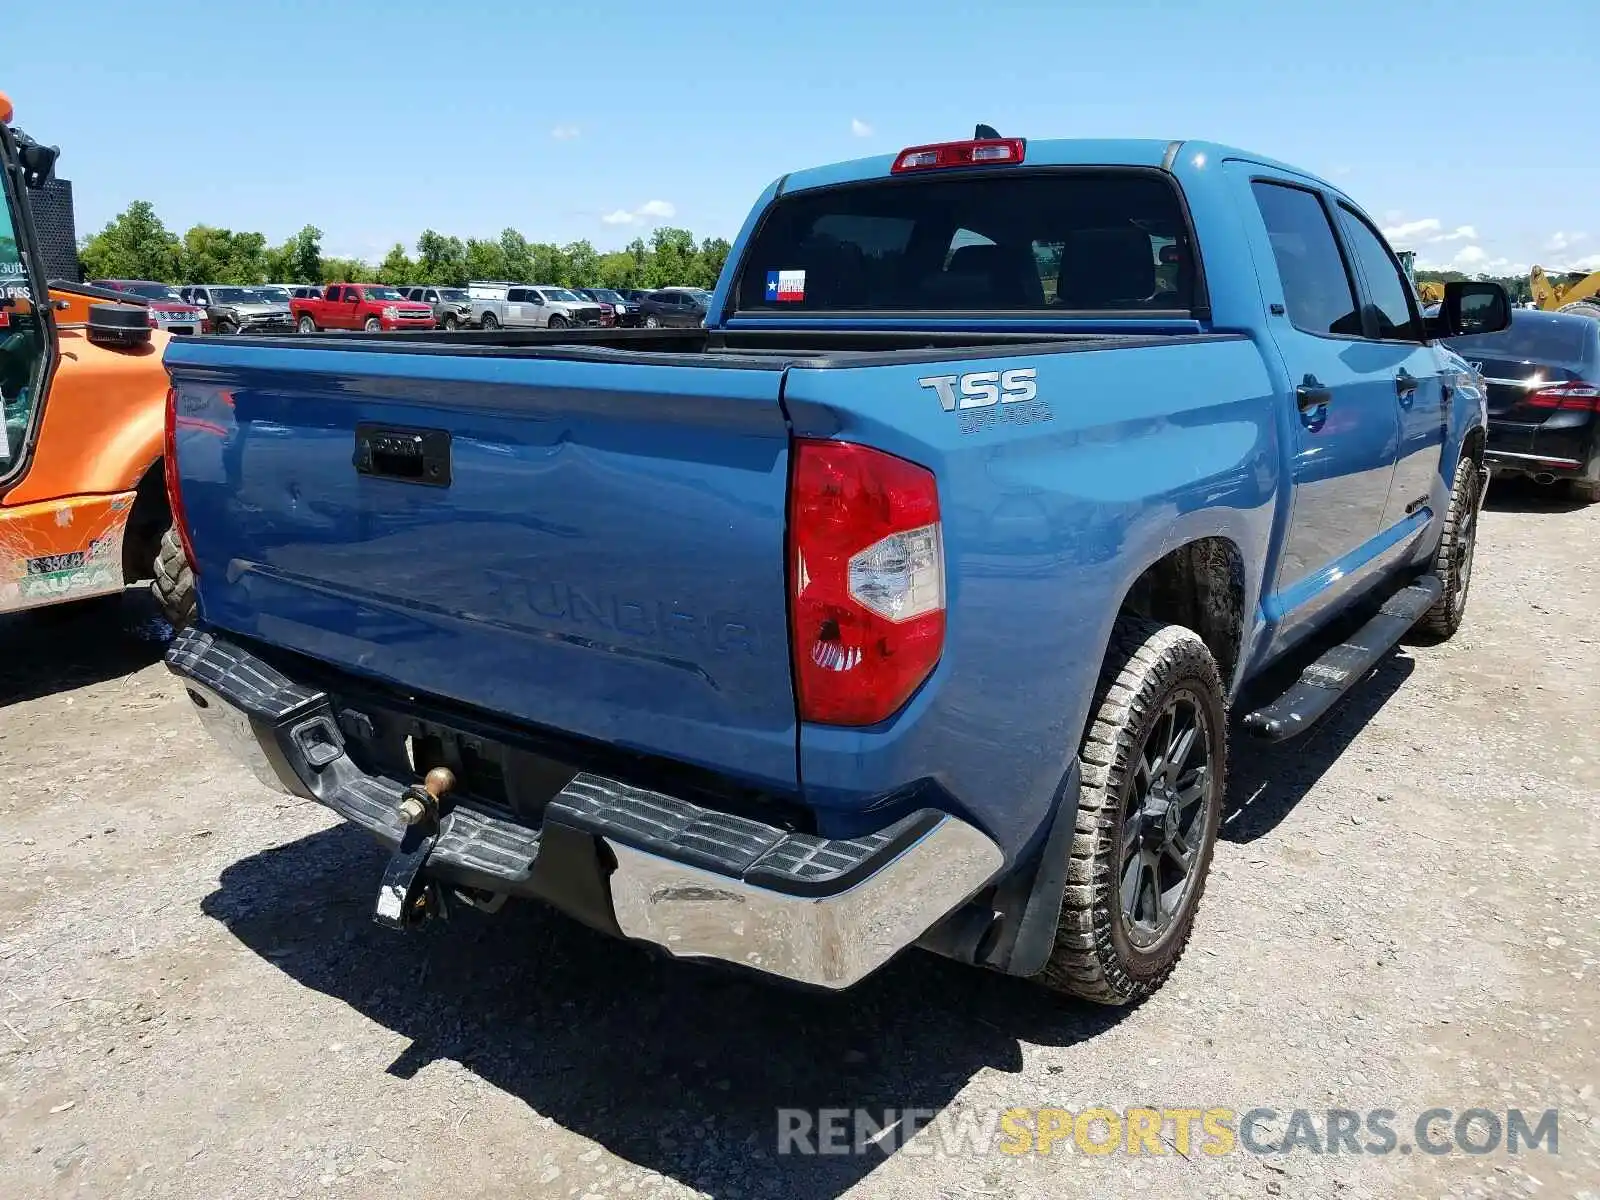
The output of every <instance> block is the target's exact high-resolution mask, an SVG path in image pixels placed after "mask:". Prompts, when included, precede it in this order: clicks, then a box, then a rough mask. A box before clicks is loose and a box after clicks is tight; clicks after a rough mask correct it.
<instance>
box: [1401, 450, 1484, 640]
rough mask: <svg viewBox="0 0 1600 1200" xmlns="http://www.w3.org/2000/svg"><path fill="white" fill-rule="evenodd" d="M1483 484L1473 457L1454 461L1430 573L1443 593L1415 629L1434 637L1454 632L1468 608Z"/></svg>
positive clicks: (1437, 638) (1447, 636)
mask: <svg viewBox="0 0 1600 1200" xmlns="http://www.w3.org/2000/svg"><path fill="white" fill-rule="evenodd" d="M1483 484H1484V479H1483V473H1482V471H1481V470H1480V468H1479V467H1478V464H1477V463H1475V462H1473V461H1472V459H1470V458H1463V459H1462V460H1461V461H1460V462H1459V463H1457V464H1456V480H1455V485H1454V486H1453V487H1452V488H1451V489H1450V505H1449V507H1448V508H1447V509H1446V510H1445V515H1444V532H1443V533H1442V534H1440V536H1439V548H1438V549H1437V550H1435V551H1434V554H1433V573H1434V574H1435V575H1437V576H1438V577H1439V582H1440V583H1442V584H1444V594H1443V595H1442V596H1440V597H1439V599H1438V600H1437V601H1435V603H1434V606H1433V607H1432V608H1430V609H1429V610H1428V611H1427V612H1425V613H1423V615H1422V620H1420V621H1418V622H1417V629H1418V631H1419V632H1421V633H1423V634H1425V635H1427V636H1428V637H1429V638H1432V639H1434V640H1436V641H1441V642H1442V641H1444V640H1445V639H1447V638H1450V637H1453V636H1455V632H1456V630H1458V629H1460V628H1461V619H1462V617H1463V616H1465V614H1466V611H1467V590H1468V588H1470V587H1471V586H1472V558H1473V553H1474V552H1475V551H1476V549H1477V545H1478V504H1479V501H1480V500H1481V499H1482V498H1483Z"/></svg>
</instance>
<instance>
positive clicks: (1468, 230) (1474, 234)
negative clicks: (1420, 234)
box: [1428, 225, 1478, 242]
mask: <svg viewBox="0 0 1600 1200" xmlns="http://www.w3.org/2000/svg"><path fill="white" fill-rule="evenodd" d="M1428 240H1429V241H1430V242H1475V241H1477V240H1478V231H1477V230H1476V229H1474V228H1473V227H1472V226H1471V225H1457V226H1456V227H1455V229H1454V230H1453V231H1452V232H1450V233H1441V234H1440V235H1439V236H1438V237H1436V238H1429V239H1428Z"/></svg>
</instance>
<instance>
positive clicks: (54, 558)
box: [0, 496, 132, 612]
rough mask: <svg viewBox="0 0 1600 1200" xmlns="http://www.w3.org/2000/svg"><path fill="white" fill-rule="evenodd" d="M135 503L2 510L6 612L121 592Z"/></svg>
mask: <svg viewBox="0 0 1600 1200" xmlns="http://www.w3.org/2000/svg"><path fill="white" fill-rule="evenodd" d="M131 502H132V497H131V496H114V497H108V496H81V497H74V498H73V499H71V500H67V501H56V502H53V503H49V504H34V505H28V506H26V507H22V508H15V509H6V508H0V612H8V611H15V610H18V609H25V608H38V607H41V606H43V605H46V604H55V603H58V602H60V601H65V600H78V599H81V598H83V597H86V596H98V595H104V594H107V593H110V592H116V591H120V590H121V589H122V586H123V573H122V535H123V531H124V528H125V527H126V525H127V521H128V512H129V509H130V507H131Z"/></svg>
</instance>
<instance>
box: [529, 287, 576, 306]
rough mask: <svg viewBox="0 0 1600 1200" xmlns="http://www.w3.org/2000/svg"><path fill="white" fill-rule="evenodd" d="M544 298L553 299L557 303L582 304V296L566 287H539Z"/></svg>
mask: <svg viewBox="0 0 1600 1200" xmlns="http://www.w3.org/2000/svg"><path fill="white" fill-rule="evenodd" d="M539 290H540V292H541V293H542V294H543V296H544V298H545V299H546V300H553V301H555V302H556V303H557V304H582V303H583V297H582V296H579V295H575V294H574V293H572V292H569V291H567V289H566V288H541V289H539Z"/></svg>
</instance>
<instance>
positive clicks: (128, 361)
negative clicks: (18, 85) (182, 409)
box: [0, 94, 194, 623]
mask: <svg viewBox="0 0 1600 1200" xmlns="http://www.w3.org/2000/svg"><path fill="white" fill-rule="evenodd" d="M11 117H12V107H11V102H10V101H9V100H8V99H7V98H6V97H5V95H4V94H0V181H3V186H4V203H3V204H0V406H3V409H4V420H3V422H0V612H8V611H13V610H17V609H27V608H37V607H40V606H42V605H48V604H60V603H65V602H68V601H77V600H82V599H86V598H88V597H92V596H106V595H114V594H117V593H120V592H121V591H122V590H123V588H124V587H126V586H127V585H128V584H130V583H135V582H138V581H140V580H143V579H150V578H151V577H152V575H153V574H154V575H159V576H161V578H158V579H157V581H156V583H157V586H156V594H157V597H158V599H160V600H161V601H162V604H163V607H164V608H165V609H166V610H167V612H168V615H169V618H170V619H174V620H175V622H177V623H182V622H184V621H185V620H187V618H188V617H189V616H190V615H192V613H193V603H194V600H193V579H192V577H190V576H189V575H188V572H187V567H186V566H184V565H183V563H182V559H181V550H179V549H178V546H177V542H176V539H172V538H167V535H168V531H169V529H170V526H171V524H172V519H171V515H170V513H169V510H168V507H167V495H166V487H165V480H164V476H163V471H162V459H163V456H162V436H163V435H162V428H163V424H164V419H165V412H166V408H165V405H166V394H167V377H166V373H165V371H163V370H162V366H161V354H162V351H163V350H164V349H165V348H166V343H167V336H168V335H167V334H165V333H161V332H159V331H158V330H155V329H153V328H151V326H152V324H153V322H151V321H150V319H149V313H148V310H147V309H146V307H145V306H144V305H143V304H141V303H128V300H129V299H130V298H129V297H126V296H122V295H119V294H116V293H110V292H102V291H100V290H98V289H96V288H89V287H83V286H81V285H77V284H71V283H62V282H60V281H57V282H55V283H50V282H48V281H47V280H46V279H44V278H43V266H42V258H41V256H40V253H39V238H38V233H37V231H36V229H35V227H34V223H33V218H32V215H31V212H30V208H29V192H30V190H33V189H37V188H39V187H42V186H43V185H44V184H45V183H46V182H47V181H48V180H49V179H50V177H51V174H52V172H53V170H54V167H55V160H56V156H57V151H56V149H55V148H54V147H51V146H41V145H39V144H38V143H37V142H35V141H33V140H32V139H31V138H29V137H28V136H27V135H26V134H24V133H23V132H22V131H21V130H19V129H17V128H15V127H13V126H12V124H11ZM41 296H45V297H48V303H45V304H41V303H39V301H38V298H39V297H41ZM163 539H167V540H168V542H169V543H170V544H169V546H168V547H167V552H166V556H165V559H164V560H163V562H162V563H161V564H160V566H159V567H158V565H157V558H158V555H160V554H161V553H162V550H163Z"/></svg>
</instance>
